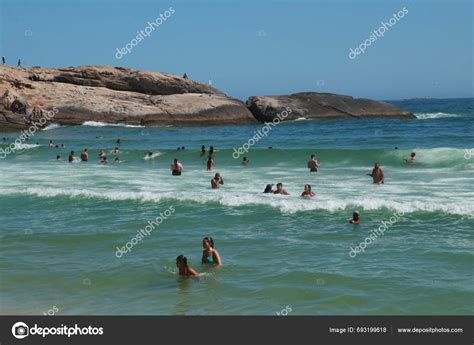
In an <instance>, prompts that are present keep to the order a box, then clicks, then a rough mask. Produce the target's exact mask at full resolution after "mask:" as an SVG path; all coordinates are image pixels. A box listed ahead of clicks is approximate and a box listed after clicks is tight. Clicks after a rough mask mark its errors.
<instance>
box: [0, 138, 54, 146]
mask: <svg viewBox="0 0 474 345" xmlns="http://www.w3.org/2000/svg"><path fill="white" fill-rule="evenodd" d="M3 139H5V138H3ZM48 147H50V148H52V147H54V143H53V141H52V140H50V141H49V144H48Z"/></svg>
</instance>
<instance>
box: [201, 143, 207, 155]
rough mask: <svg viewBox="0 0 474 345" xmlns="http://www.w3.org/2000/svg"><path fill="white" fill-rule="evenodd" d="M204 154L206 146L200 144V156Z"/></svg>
mask: <svg viewBox="0 0 474 345" xmlns="http://www.w3.org/2000/svg"><path fill="white" fill-rule="evenodd" d="M205 154H206V146H204V145H202V146H201V157H202V156H204V155H205Z"/></svg>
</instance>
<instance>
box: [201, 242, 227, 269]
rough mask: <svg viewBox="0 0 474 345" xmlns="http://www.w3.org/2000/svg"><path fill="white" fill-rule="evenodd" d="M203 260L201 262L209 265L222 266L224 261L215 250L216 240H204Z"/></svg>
mask: <svg viewBox="0 0 474 345" xmlns="http://www.w3.org/2000/svg"><path fill="white" fill-rule="evenodd" d="M202 247H203V248H204V250H203V251H202V259H201V262H202V263H203V264H207V265H213V266H221V265H222V260H221V256H220V255H219V252H218V251H217V250H216V249H214V240H213V239H212V237H204V239H203V240H202Z"/></svg>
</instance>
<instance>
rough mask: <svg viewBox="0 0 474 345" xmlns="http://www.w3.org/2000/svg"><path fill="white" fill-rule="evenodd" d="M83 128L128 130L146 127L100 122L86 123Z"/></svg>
mask: <svg viewBox="0 0 474 345" xmlns="http://www.w3.org/2000/svg"><path fill="white" fill-rule="evenodd" d="M82 125H83V126H89V127H127V128H144V127H145V126H139V125H128V124H125V123H106V122H99V121H86V122H84V123H83V124H82Z"/></svg>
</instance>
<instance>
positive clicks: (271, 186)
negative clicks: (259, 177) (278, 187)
mask: <svg viewBox="0 0 474 345" xmlns="http://www.w3.org/2000/svg"><path fill="white" fill-rule="evenodd" d="M263 192H264V193H265V194H267V193H273V192H274V190H273V184H267V186H266V187H265V190H264V191H263Z"/></svg>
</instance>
